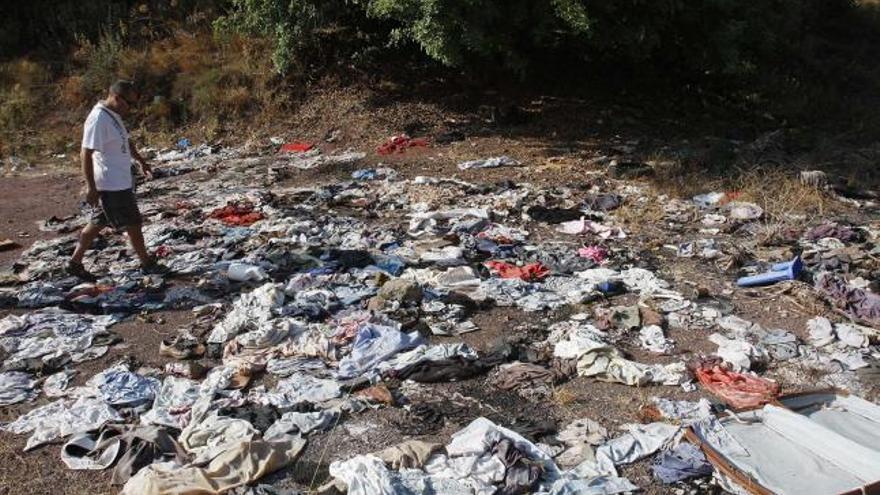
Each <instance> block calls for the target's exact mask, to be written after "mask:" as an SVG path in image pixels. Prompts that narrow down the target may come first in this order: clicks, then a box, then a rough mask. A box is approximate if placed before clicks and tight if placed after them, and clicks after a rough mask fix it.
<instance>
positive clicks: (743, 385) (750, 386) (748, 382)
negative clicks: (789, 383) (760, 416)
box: [691, 360, 779, 409]
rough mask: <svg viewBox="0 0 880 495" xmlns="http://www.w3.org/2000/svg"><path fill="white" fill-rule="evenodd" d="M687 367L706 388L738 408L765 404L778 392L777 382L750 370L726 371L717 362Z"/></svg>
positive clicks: (693, 364) (699, 363)
mask: <svg viewBox="0 0 880 495" xmlns="http://www.w3.org/2000/svg"><path fill="white" fill-rule="evenodd" d="M691 370H692V372H693V374H694V377H695V378H696V379H697V380H698V381H699V382H700V384H702V385H703V386H704V387H706V390H708V391H709V392H711V393H712V394H714V395H716V396H718V397H719V398H721V400H723V401H724V402H725V403H726V404H729V405H730V406H732V407H735V408H738V409H740V408H749V407H756V406H760V405H761V404H766V403H767V402H770V401H772V400H773V399H775V398H776V396H777V395H779V384H778V383H776V382H774V381H772V380H768V379H766V378H761V377H759V376H757V375H753V374H750V373H737V372H734V371H730V370H729V369H727V368H725V367H723V366H722V365H721V364H719V363H718V361H713V360H705V361H701V362H698V363H692V364H691Z"/></svg>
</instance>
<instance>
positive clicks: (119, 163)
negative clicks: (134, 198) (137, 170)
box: [82, 102, 133, 191]
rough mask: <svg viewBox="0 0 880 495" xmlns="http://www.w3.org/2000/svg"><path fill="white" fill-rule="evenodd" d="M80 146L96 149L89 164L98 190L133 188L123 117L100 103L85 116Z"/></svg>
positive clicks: (126, 133) (126, 132) (129, 154)
mask: <svg viewBox="0 0 880 495" xmlns="http://www.w3.org/2000/svg"><path fill="white" fill-rule="evenodd" d="M82 147H83V148H87V149H90V150H95V152H94V153H93V154H92V167H93V170H94V171H95V187H97V189H98V190H99V191H123V190H125V189H131V188H132V187H133V181H132V177H131V153H130V151H129V149H128V131H127V130H126V129H125V124H123V123H122V117H120V116H119V115H118V114H117V113H116V112H114V111H113V110H110V109H109V108H107V107H106V106H105V105H104V104H103V103H101V102H98V104H97V105H95V106H94V108H92V111H91V112H89V116H88V117H86V123H85V126H84V127H83V138H82Z"/></svg>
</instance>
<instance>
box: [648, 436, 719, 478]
mask: <svg viewBox="0 0 880 495" xmlns="http://www.w3.org/2000/svg"><path fill="white" fill-rule="evenodd" d="M651 467H652V469H653V470H654V477H655V478H657V479H659V480H660V481H662V482H663V483H665V484H667V485H668V484H670V483H675V482H676V481H682V480H686V479H689V478H696V477H701V476H708V475H710V474H712V465H711V464H709V461H707V460H706V456H705V455H703V452H701V451H700V449H699V448H698V447H696V446H695V445H694V444H692V443H686V442H682V443H680V444H678V445H676V446H675V448H674V449H671V450H664V451H662V452H660V455H659V456H658V457H657V459H656V460H655V461H654V463H653V465H652V466H651Z"/></svg>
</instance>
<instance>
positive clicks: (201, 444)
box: [178, 413, 260, 464]
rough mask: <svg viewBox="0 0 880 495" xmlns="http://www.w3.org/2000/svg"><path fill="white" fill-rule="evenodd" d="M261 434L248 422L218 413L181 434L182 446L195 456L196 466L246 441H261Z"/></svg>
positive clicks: (185, 429) (189, 426)
mask: <svg viewBox="0 0 880 495" xmlns="http://www.w3.org/2000/svg"><path fill="white" fill-rule="evenodd" d="M259 439H260V432H258V431H257V430H256V429H254V427H253V426H252V425H251V424H250V423H249V422H247V421H245V420H243V419H235V418H229V417H223V416H218V415H217V414H216V413H215V414H212V415H211V416H208V417H207V418H205V420H203V421H201V422H200V423H198V424H190V425H188V426H187V427H186V428H184V429H183V431H181V432H180V438H179V439H178V441H179V442H180V446H181V447H183V448H184V449H186V451H187V452H189V453H190V454H192V455H193V461H192V462H193V463H194V464H207V463H208V462H210V461H211V459H213V458H215V457H217V456H218V455H220V454H222V453H223V452H225V451H226V450H227V449H229V448H231V447H233V446H235V445H237V444H239V443H240V442H244V441H252V440H259Z"/></svg>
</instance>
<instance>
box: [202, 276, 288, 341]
mask: <svg viewBox="0 0 880 495" xmlns="http://www.w3.org/2000/svg"><path fill="white" fill-rule="evenodd" d="M282 304H284V291H283V290H282V287H281V284H273V283H267V284H264V285H263V286H261V287H258V288H257V289H254V290H253V291H251V292H248V293H247V294H242V295H241V296H239V298H238V299H237V300H236V301H235V304H234V305H233V308H232V311H230V312H229V313H227V314H226V316H224V317H223V320H222V321H221V322H220V323H218V324H217V325H216V326H214V329H213V330H212V331H211V334H210V335H208V342H209V343H214V344H223V343H225V342H226V341H228V340H229V339H231V338H232V337H235V336H236V335H238V334H239V333H241V331H242V330H243V329H245V328H248V327H249V326H258V325H259V324H261V323H265V322H267V321H269V320H271V319H272V318H274V317H275V315H274V314H273V313H272V310H273V309H277V308H280V307H281V305H282Z"/></svg>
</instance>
